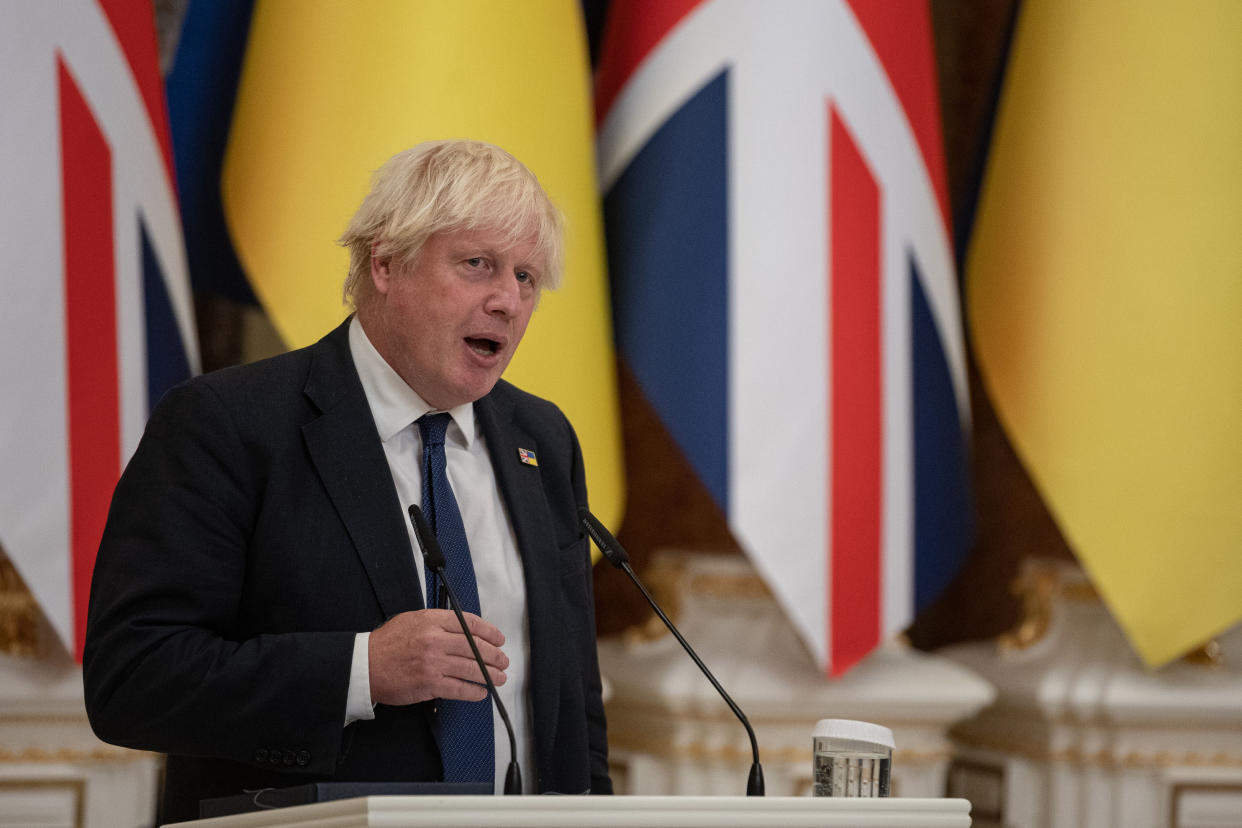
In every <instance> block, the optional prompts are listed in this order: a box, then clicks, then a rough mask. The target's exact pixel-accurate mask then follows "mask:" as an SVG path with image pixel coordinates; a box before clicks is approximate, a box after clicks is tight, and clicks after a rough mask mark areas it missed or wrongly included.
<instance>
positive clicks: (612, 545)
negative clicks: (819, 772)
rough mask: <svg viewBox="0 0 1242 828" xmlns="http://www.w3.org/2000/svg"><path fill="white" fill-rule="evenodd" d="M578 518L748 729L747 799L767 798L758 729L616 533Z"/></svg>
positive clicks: (584, 512) (585, 513)
mask: <svg viewBox="0 0 1242 828" xmlns="http://www.w3.org/2000/svg"><path fill="white" fill-rule="evenodd" d="M578 518H579V520H581V522H582V525H583V527H584V528H585V529H586V531H587V534H588V535H590V536H591V540H593V541H595V545H596V546H598V547H599V551H600V552H603V553H604V557H605V558H607V559H608V563H610V564H612V565H613V566H614V567H616V568H617V569H620V570H621V571H622V572H624V573H625V574H626V575H629V576H630V580H631V581H633V582H634V586H636V587H638V590H639V592H641V593H642V594H643V597H644V598H646V599H647V603H648V604H650V605H651V608H652V609H653V610H655V613H656V615H658V616H660V620H661V621H663V622H664V626H666V627H668V631H669V632H671V633H672V634H673V636H674V637H675V638H676V639H677V640H678V642H680V643H681V646H682V648H683V649H685V651H686V652H687V653H688V654H689V655H690V658H692V659H694V663H695V664H697V665H698V666H699V669H700V670H702V671H703V675H705V676H707V680H708V681H710V682H711V683H712V687H715V688H716V692H717V693H719V694H720V697H721V698H722V699H724V700H725V703H726V704H728V705H729V709H730V710H732V711H733V715H735V716H737V718H738V721H740V722H741V723H742V726H743V727H745V728H746V735H747V736H749V737H750V752H751V755H752V757H753V761H752V763H751V766H750V777H749V778H748V779H747V780H746V795H747V796H763V766H762V765H760V764H759V742H758V741H757V740H756V739H755V731H754V728H752V727H751V726H750V722H749V721H747V720H746V714H745V713H743V712H742V709H741V708H740V707H738V706H737V705H736V704H735V703H734V701H733V699H732V698H731V697H730V696H729V694H728V693H726V692H725V689H724V688H723V687H721V686H720V682H718V681H716V677H715V676H713V675H712V671H711V670H708V669H707V665H706V664H704V663H703V660H702V659H701V658H699V656H698V653H696V652H695V651H694V648H693V647H691V646H690V644H689V642H687V641H686V639H685V638H683V637H682V635H681V633H680V632H678V630H677V627H675V626H673V622H672V621H670V620H669V618H668V616H667V615H665V614H664V610H662V609H660V605H659V604H657V603H656V599H655V598H653V597H652V596H651V593H650V592H648V591H647V588H646V587H645V586H643V583H642V581H640V580H638V576H637V575H635V574H634V569H633V567H631V566H630V556H629V555H628V554H626V551H625V549H624V547H622V546H621V544H619V543H617V539H616V538H614V537H613V536H612V533H611V532H609V531H608V529H607V528H605V526H604V524H602V523H600V522H599V519H598V518H596V517H595V515H593V514H591V512H590V511H589V510H588V509H587V508H586V507H585V506H580V507H578Z"/></svg>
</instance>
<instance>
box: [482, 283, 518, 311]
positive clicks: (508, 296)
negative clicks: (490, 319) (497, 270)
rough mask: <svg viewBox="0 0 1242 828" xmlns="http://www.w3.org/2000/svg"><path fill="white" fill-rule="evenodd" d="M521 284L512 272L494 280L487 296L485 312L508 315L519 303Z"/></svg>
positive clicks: (516, 308)
mask: <svg viewBox="0 0 1242 828" xmlns="http://www.w3.org/2000/svg"><path fill="white" fill-rule="evenodd" d="M521 301H522V297H521V285H519V284H518V281H517V279H516V278H515V277H514V275H513V274H512V273H510V274H507V275H505V276H502V277H501V278H499V279H497V280H495V283H494V284H493V285H492V290H491V292H490V293H489V294H488V297H487V312H488V313H495V314H499V315H501V316H505V317H510V316H513V315H514V314H516V313H517V310H518V306H519V304H521Z"/></svg>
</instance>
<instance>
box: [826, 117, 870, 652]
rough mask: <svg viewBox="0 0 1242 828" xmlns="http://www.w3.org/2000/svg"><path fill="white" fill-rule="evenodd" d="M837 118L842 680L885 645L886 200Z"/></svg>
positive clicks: (837, 599)
mask: <svg viewBox="0 0 1242 828" xmlns="http://www.w3.org/2000/svg"><path fill="white" fill-rule="evenodd" d="M829 119H830V125H829V133H830V139H829V140H830V149H829V159H828V162H829V168H828V169H829V202H828V203H829V213H830V217H829V225H830V226H829V228H828V230H829V234H828V238H829V239H830V242H829V245H830V248H831V254H830V263H831V267H832V271H831V282H832V287H831V290H830V292H829V297H830V302H831V304H830V307H829V309H828V313H829V316H830V319H831V323H832V328H831V330H832V341H831V348H832V352H831V354H830V362H831V365H832V391H831V406H832V407H831V411H832V417H831V420H832V425H831V428H830V433H829V435H828V436H829V440H830V441H831V445H832V472H831V474H832V489H831V491H832V494H831V499H832V503H831V511H830V513H831V515H832V525H831V527H830V531H829V537H830V538H831V542H832V561H831V563H832V566H831V579H830V580H831V585H830V596H829V598H830V604H829V606H830V607H831V615H830V619H829V644H830V648H831V649H830V659H831V664H832V673H833V674H834V675H840V674H841V673H843V672H845V671H846V670H848V669H849V668H850V667H851V666H853V665H854V664H855V663H856V662H857V661H858V660H859V659H861V658H862V657H863V656H865V655H866V654H867V653H868V652H870V651H871V649H872V648H873V647H874V646H875V645H876V644H878V643H879V640H880V565H881V559H880V539H881V530H880V516H881V492H882V489H881V486H882V477H881V462H882V459H883V451H882V443H881V441H882V434H881V430H880V428H881V421H882V415H883V409H882V402H883V401H882V399H881V385H880V377H881V364H880V191H879V187H878V186H877V184H876V181H875V177H874V176H873V175H872V174H871V171H870V169H868V167H867V162H866V161H865V160H864V159H863V157H862V154H861V153H860V152H859V151H858V146H857V145H856V144H855V142H854V140H853V138H852V136H851V135H850V134H849V132H848V131H847V130H846V128H845V125H844V124H843V123H842V121H841V118H840V116H839V115H838V114H837V111H836V108H835V107H831V106H830V107H829Z"/></svg>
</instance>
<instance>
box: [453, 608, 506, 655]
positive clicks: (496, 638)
mask: <svg viewBox="0 0 1242 828" xmlns="http://www.w3.org/2000/svg"><path fill="white" fill-rule="evenodd" d="M439 612H442V613H444V614H445V615H444V616H443V617H441V618H440V623H441V625H442V626H443V627H444V629H446V630H450V631H452V632H458V633H460V632H461V624H460V623H458V621H457V614H456V613H455V612H453V611H452V610H439ZM461 615H462V617H463V618H465V619H466V626H467V627H469V628H470V633H471V634H472V635H473V636H474V639H475V641H478V642H483V641H486V642H487V643H488V644H491V645H492V646H493V647H503V646H504V645H505V634H504V633H502V632H501V631H500V628H499V627H496V626H494V625H492V624H489V623H488V622H486V621H484V620H483V619H482V618H480V617H479V616H477V615H475V614H474V613H473V612H463V613H462V614H461ZM480 649H481V648H480Z"/></svg>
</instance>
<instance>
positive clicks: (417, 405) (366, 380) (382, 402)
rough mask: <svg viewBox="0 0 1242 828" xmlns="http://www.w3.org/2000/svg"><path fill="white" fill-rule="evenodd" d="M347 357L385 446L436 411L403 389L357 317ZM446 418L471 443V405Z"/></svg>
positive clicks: (452, 412)
mask: <svg viewBox="0 0 1242 828" xmlns="http://www.w3.org/2000/svg"><path fill="white" fill-rule="evenodd" d="M349 353H350V355H351V356H352V357H353V358H354V367H355V368H357V369H358V378H359V379H360V380H362V391H363V393H364V394H366V397H367V403H368V404H369V405H370V406H371V416H372V417H374V418H375V429H376V431H378V432H379V437H380V440H382V441H383V442H385V443H387V442H388V441H389V440H391V439H392V438H393V437H394V436H396V434H397V433H398V432H400V431H401V430H402V429H404V428H405V427H406V426H408V425H410V424H411V423H413V422H414V421H416V420H417V419H418V418H419V417H421V416H423V415H424V414H426V413H427V412H429V411H435V410H436V409H433V408H432V407H431V406H430V405H428V404H427V403H426V402H425V401H424V400H423V398H422V397H420V396H418V394H416V393H415V392H414V389H413V388H410V386H408V385H406V383H405V380H403V379H401V376H400V375H399V374H397V372H396V371H394V370H393V369H392V366H391V365H389V364H388V362H387V361H386V360H385V359H384V358H383V357H382V356H380V352H379V351H377V350H375V346H374V345H372V344H371V340H370V339H369V338H368V337H367V333H366V331H364V330H363V329H362V323H361V322H359V321H358V317H357V315H355V316H354V318H353V319H352V320H351V321H350V323H349ZM448 414H449V416H451V417H452V418H453V422H454V423H455V424H456V425H457V428H458V429H459V430H460V432H461V437H462V440H463V441H464V442H465V444H466V446H467V447H469V446H470V445H471V444H472V443H473V442H474V436H475V420H474V403H463V404H462V405H459V406H457V407H456V408H452V409H449V411H448Z"/></svg>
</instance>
